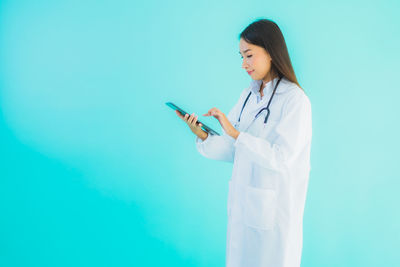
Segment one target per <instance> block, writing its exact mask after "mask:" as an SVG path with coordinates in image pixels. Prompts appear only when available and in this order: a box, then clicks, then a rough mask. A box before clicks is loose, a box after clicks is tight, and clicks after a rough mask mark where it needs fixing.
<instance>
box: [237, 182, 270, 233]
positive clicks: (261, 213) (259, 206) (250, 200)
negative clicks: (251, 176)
mask: <svg viewBox="0 0 400 267" xmlns="http://www.w3.org/2000/svg"><path fill="white" fill-rule="evenodd" d="M275 212H276V191H275V190H272V189H263V188H257V187H253V186H247V187H246V196H245V211H244V222H245V224H246V225H247V226H250V227H254V228H258V229H262V230H271V229H272V228H273V226H274V223H275Z"/></svg>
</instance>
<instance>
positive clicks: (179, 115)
mask: <svg viewBox="0 0 400 267" xmlns="http://www.w3.org/2000/svg"><path fill="white" fill-rule="evenodd" d="M175 113H176V114H177V115H178V117H179V118H181V119H183V116H182V114H181V113H180V112H179V111H177V110H175Z"/></svg>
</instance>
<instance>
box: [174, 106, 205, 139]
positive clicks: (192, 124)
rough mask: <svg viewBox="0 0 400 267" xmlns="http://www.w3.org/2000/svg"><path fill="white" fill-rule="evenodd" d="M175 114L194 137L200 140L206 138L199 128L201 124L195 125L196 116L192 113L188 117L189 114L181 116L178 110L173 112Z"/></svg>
mask: <svg viewBox="0 0 400 267" xmlns="http://www.w3.org/2000/svg"><path fill="white" fill-rule="evenodd" d="M175 113H176V114H177V115H178V116H179V118H181V119H182V120H183V121H184V122H185V123H186V124H187V125H188V126H189V128H190V130H191V131H192V132H193V133H194V134H195V135H197V136H198V137H200V138H201V139H203V138H205V137H207V135H208V134H207V133H206V132H205V131H203V130H202V129H201V126H203V125H202V124H201V123H197V118H198V116H197V115H195V114H194V113H192V115H190V116H189V114H185V116H182V114H181V113H180V112H179V111H178V110H175Z"/></svg>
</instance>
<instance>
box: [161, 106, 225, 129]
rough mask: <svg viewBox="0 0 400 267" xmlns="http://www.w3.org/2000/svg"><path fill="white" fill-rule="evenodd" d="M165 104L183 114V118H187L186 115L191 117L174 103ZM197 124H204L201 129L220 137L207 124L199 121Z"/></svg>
mask: <svg viewBox="0 0 400 267" xmlns="http://www.w3.org/2000/svg"><path fill="white" fill-rule="evenodd" d="M165 104H166V105H167V106H169V107H170V108H172V109H173V110H177V111H179V112H180V113H181V114H182V116H185V115H186V114H188V115H189V116H190V114H189V113H187V112H186V111H184V110H183V109H181V108H180V107H178V106H177V105H175V104H174V103H172V102H167V103H165ZM196 123H197V124H199V123H201V124H202V126H201V128H202V129H203V130H204V131H206V132H209V133H210V134H216V135H220V134H219V133H218V132H216V131H214V130H213V129H211V128H210V127H208V126H207V125H205V124H204V123H202V122H201V121H199V120H197V122H196Z"/></svg>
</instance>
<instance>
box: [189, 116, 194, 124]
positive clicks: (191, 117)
mask: <svg viewBox="0 0 400 267" xmlns="http://www.w3.org/2000/svg"><path fill="white" fill-rule="evenodd" d="M193 118H194V113H192V114H191V115H190V118H189V120H188V122H189V123H190V124H192V122H193Z"/></svg>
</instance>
